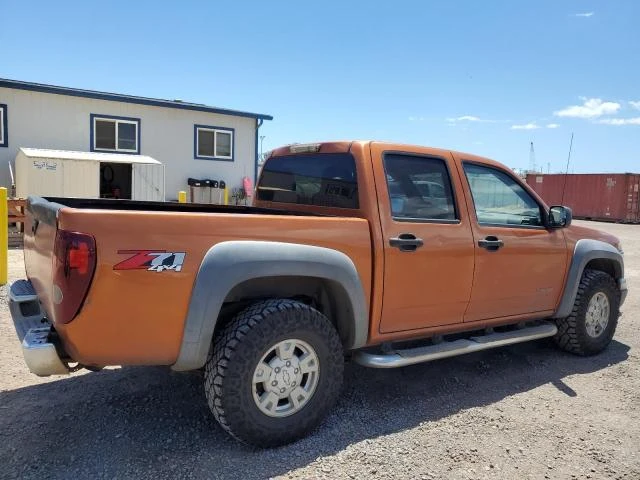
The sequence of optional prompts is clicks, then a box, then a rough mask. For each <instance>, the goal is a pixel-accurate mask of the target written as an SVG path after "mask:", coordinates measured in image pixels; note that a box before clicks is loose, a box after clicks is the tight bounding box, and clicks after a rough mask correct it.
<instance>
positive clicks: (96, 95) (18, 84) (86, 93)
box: [0, 78, 273, 120]
mask: <svg viewBox="0 0 640 480" xmlns="http://www.w3.org/2000/svg"><path fill="white" fill-rule="evenodd" d="M0 87H5V88H15V89H17V90H31V91H33V92H44V93H53V94H57V95H69V96H71V97H84V98H93V99H97V100H108V101H112V102H124V103H136V104H140V105H151V106H154V107H165V108H178V109H181V110H196V111H199V112H210V113H217V114H220V115H232V116H234V117H249V118H256V119H259V120H273V117H272V116H271V115H266V114H264V113H251V112H243V111H240V110H229V109H226V108H218V107H211V106H208V105H205V104H203V103H190V102H183V101H182V100H164V99H161V98H148V97H137V96H134V95H124V94H121V93H109V92H98V91H95V90H83V89H80V88H70V87H60V86H57V85H46V84H44V83H32V82H23V81H21V80H10V79H6V78H0Z"/></svg>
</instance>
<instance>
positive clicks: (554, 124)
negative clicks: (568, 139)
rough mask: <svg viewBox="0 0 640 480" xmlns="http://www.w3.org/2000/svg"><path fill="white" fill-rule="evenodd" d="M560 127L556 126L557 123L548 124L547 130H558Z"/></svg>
mask: <svg viewBox="0 0 640 480" xmlns="http://www.w3.org/2000/svg"><path fill="white" fill-rule="evenodd" d="M559 126H560V125H558V124H557V123H548V124H547V128H558V127H559Z"/></svg>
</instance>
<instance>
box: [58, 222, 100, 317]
mask: <svg viewBox="0 0 640 480" xmlns="http://www.w3.org/2000/svg"><path fill="white" fill-rule="evenodd" d="M95 269H96V241H95V239H94V238H93V237H92V236H91V235H87V234H85V233H78V232H68V231H66V230H58V231H57V232H56V243H55V248H54V251H53V305H54V307H53V308H54V312H53V317H54V318H53V321H54V322H55V323H69V322H70V321H71V320H73V319H74V318H75V316H76V315H77V314H78V312H79V311H80V307H82V303H83V302H84V299H85V297H86V296H87V292H88V291H89V286H90V285H91V279H92V278H93V273H94V271H95Z"/></svg>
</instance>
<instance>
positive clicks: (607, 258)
mask: <svg viewBox="0 0 640 480" xmlns="http://www.w3.org/2000/svg"><path fill="white" fill-rule="evenodd" d="M586 268H590V269H592V270H601V271H603V272H605V273H608V274H609V275H611V276H612V277H613V279H614V280H616V281H619V280H620V279H622V278H624V259H623V257H622V254H621V253H620V252H619V251H618V250H617V249H616V248H615V247H614V246H612V245H610V244H608V243H606V242H602V241H600V240H588V239H582V240H578V241H577V242H576V245H575V248H574V251H573V256H572V257H571V265H570V266H569V272H568V273H567V279H566V281H565V287H564V292H563V293H562V296H561V297H560V303H559V305H558V309H557V310H556V313H555V314H554V316H553V318H565V317H568V316H569V315H570V314H571V311H572V309H573V304H574V302H575V299H576V295H577V293H578V286H579V285H580V279H581V278H582V273H583V272H584V271H585V269H586Z"/></svg>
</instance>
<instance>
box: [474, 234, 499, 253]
mask: <svg viewBox="0 0 640 480" xmlns="http://www.w3.org/2000/svg"><path fill="white" fill-rule="evenodd" d="M478 246H479V247H480V248H486V249H487V250H489V251H490V252H495V251H496V250H498V249H500V248H502V247H504V242H503V241H502V240H500V239H499V238H498V237H495V236H493V235H489V236H488V237H485V238H484V240H478Z"/></svg>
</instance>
